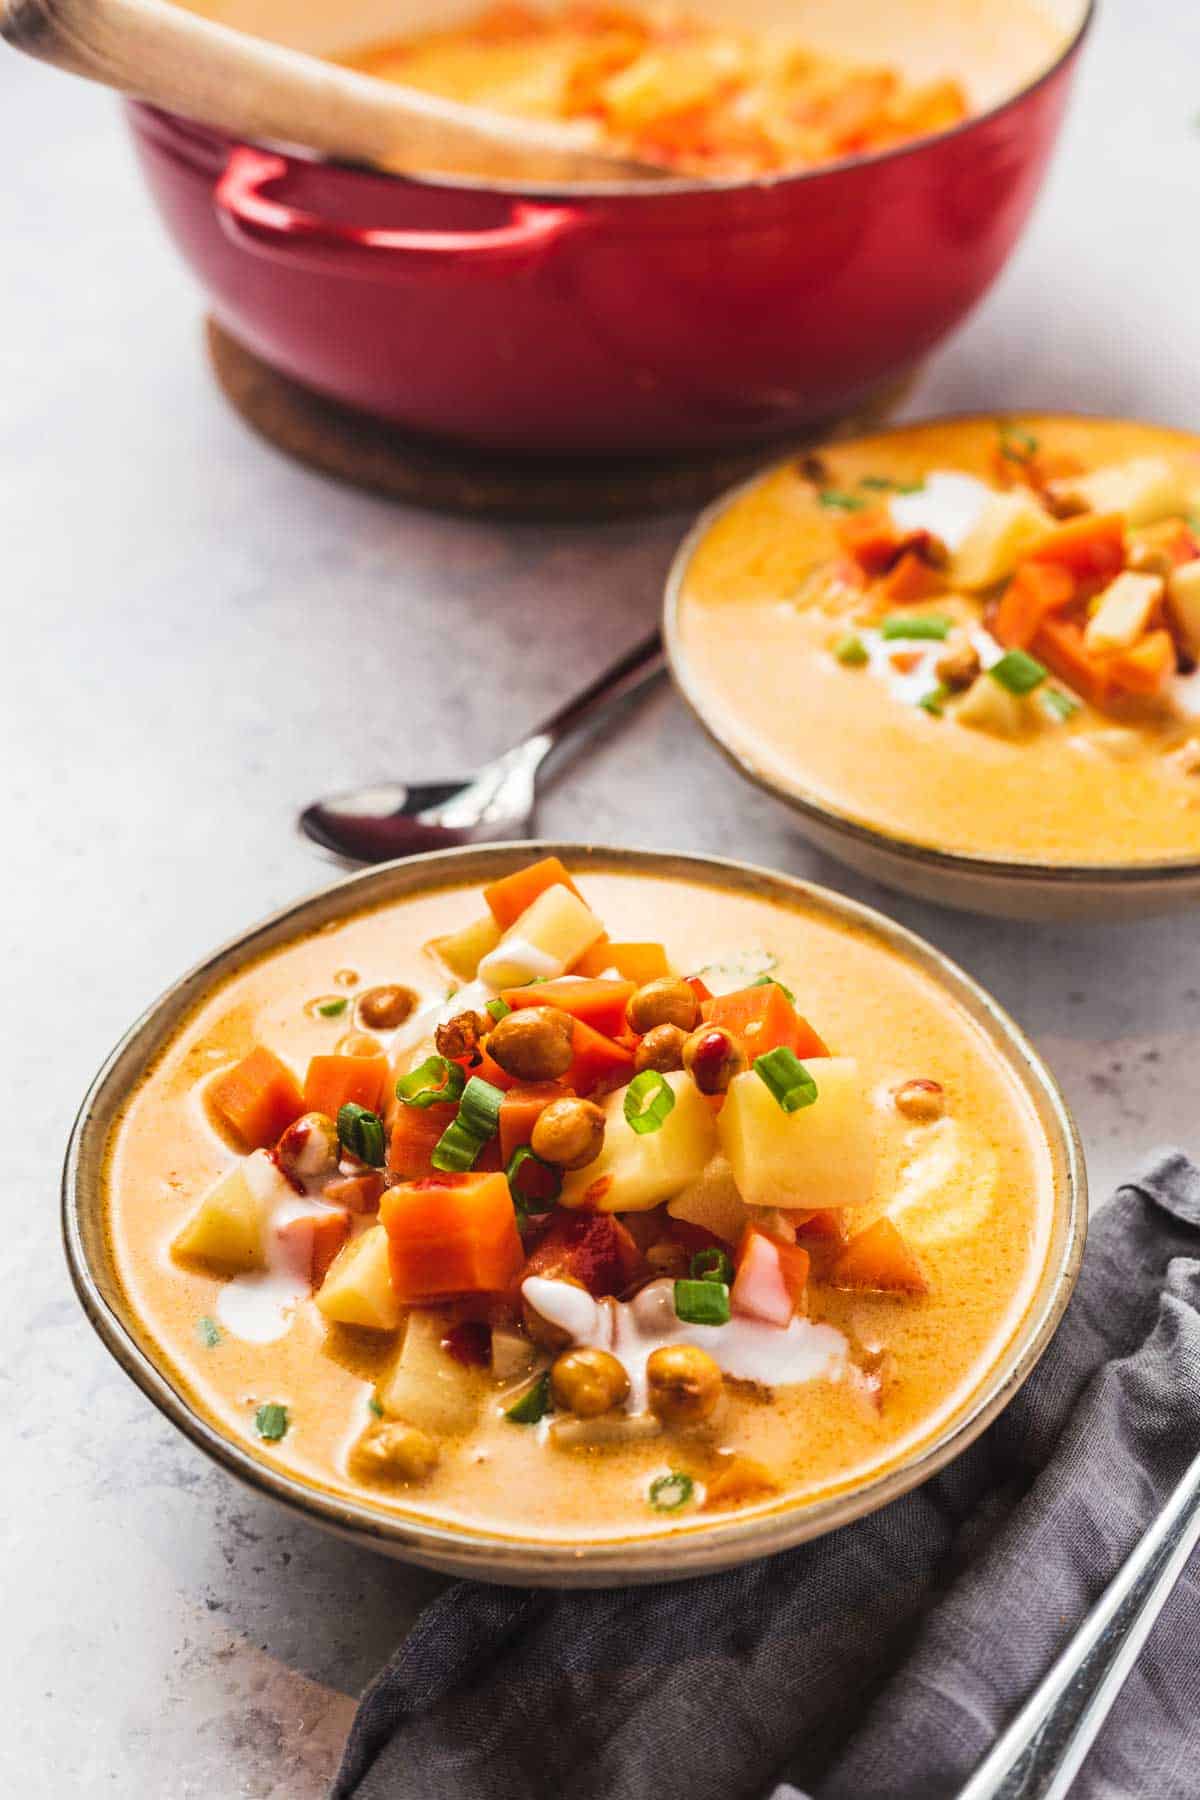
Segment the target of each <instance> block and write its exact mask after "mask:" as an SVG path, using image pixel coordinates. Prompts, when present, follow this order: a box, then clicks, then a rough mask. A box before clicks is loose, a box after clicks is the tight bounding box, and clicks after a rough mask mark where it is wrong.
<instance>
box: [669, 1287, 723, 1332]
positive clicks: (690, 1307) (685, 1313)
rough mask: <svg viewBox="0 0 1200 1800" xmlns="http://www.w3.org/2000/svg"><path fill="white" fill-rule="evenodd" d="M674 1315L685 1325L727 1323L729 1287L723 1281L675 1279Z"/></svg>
mask: <svg viewBox="0 0 1200 1800" xmlns="http://www.w3.org/2000/svg"><path fill="white" fill-rule="evenodd" d="M675 1316H676V1318H677V1319H682V1320H683V1322H684V1324H685V1325H728V1323H729V1289H728V1287H727V1286H726V1285H725V1283H724V1282H723V1281H709V1280H707V1279H705V1280H702V1281H677V1282H676V1283H675Z"/></svg>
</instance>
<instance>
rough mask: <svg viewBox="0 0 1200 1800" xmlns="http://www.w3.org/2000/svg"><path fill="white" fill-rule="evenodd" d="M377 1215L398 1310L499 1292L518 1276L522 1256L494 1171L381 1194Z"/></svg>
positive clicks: (507, 1198) (504, 1186)
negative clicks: (403, 1306)
mask: <svg viewBox="0 0 1200 1800" xmlns="http://www.w3.org/2000/svg"><path fill="white" fill-rule="evenodd" d="M379 1217H380V1221H381V1223H382V1225H383V1228H384V1230H385V1231H386V1232H387V1234H388V1252H389V1265H390V1268H391V1272H392V1286H393V1288H394V1289H395V1291H396V1297H397V1299H398V1300H400V1301H401V1303H402V1304H406V1305H416V1306H419V1305H422V1304H427V1303H429V1302H431V1301H435V1300H448V1299H452V1298H453V1297H454V1296H455V1295H458V1294H498V1293H502V1292H503V1291H504V1290H505V1289H507V1288H511V1287H512V1285H513V1283H514V1281H515V1280H516V1278H517V1276H518V1274H519V1273H520V1269H521V1264H522V1262H523V1261H524V1255H525V1253H524V1250H523V1249H522V1247H521V1238H520V1234H519V1232H518V1231H517V1219H516V1214H515V1212H514V1211H513V1203H512V1195H511V1194H510V1193H509V1191H508V1182H507V1181H506V1180H505V1178H504V1176H503V1175H502V1174H500V1173H495V1174H480V1173H477V1172H476V1173H472V1174H463V1175H440V1174H435V1175H428V1176H425V1177H424V1178H423V1179H422V1180H420V1181H412V1182H406V1183H404V1184H402V1185H401V1186H400V1187H394V1188H389V1189H388V1191H387V1192H386V1193H385V1194H384V1196H383V1199H382V1200H381V1201H380V1204H379Z"/></svg>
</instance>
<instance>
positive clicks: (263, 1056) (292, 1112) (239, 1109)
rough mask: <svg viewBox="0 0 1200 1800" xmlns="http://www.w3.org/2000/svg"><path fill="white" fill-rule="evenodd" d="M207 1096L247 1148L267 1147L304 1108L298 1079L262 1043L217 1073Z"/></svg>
mask: <svg viewBox="0 0 1200 1800" xmlns="http://www.w3.org/2000/svg"><path fill="white" fill-rule="evenodd" d="M208 1099H209V1104H210V1106H211V1107H212V1108H213V1110H214V1111H215V1112H216V1113H217V1115H218V1117H219V1118H220V1119H221V1120H222V1121H223V1122H224V1123H225V1124H226V1125H227V1126H228V1127H229V1129H230V1130H231V1131H232V1132H233V1135H234V1136H235V1137H236V1138H237V1140H238V1142H239V1143H240V1144H241V1145H242V1146H243V1147H244V1148H245V1149H247V1150H265V1149H267V1148H268V1147H269V1146H270V1145H272V1144H274V1143H275V1142H277V1140H278V1139H279V1138H280V1137H282V1135H283V1133H284V1132H285V1131H286V1130H287V1128H288V1126H289V1125H290V1124H291V1123H292V1122H293V1120H295V1119H298V1118H299V1117H300V1114H301V1113H302V1112H303V1111H304V1110H305V1108H304V1095H303V1094H302V1093H301V1091H300V1083H299V1082H298V1081H297V1080H296V1077H295V1076H294V1075H293V1074H292V1071H291V1070H290V1069H289V1068H288V1066H287V1064H286V1063H285V1062H283V1061H282V1060H281V1059H280V1058H279V1057H278V1056H276V1054H275V1052H274V1051H273V1050H268V1049H267V1048H266V1047H265V1046H264V1045H262V1044H260V1045H259V1046H258V1048H257V1049H255V1050H252V1051H251V1052H250V1054H249V1056H244V1057H243V1058H242V1060H241V1062H239V1063H235V1064H234V1066H233V1068H232V1069H227V1070H226V1071H225V1072H224V1074H222V1075H218V1076H217V1078H216V1080H215V1081H214V1082H213V1084H212V1086H211V1087H210V1088H209V1090H208Z"/></svg>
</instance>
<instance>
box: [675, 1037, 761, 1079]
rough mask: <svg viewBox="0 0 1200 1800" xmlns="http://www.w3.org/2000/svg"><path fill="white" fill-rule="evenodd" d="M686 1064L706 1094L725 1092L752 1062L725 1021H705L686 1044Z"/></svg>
mask: <svg viewBox="0 0 1200 1800" xmlns="http://www.w3.org/2000/svg"><path fill="white" fill-rule="evenodd" d="M683 1066H684V1068H685V1069H686V1070H687V1072H688V1074H689V1075H690V1076H691V1078H692V1080H693V1081H694V1082H695V1084H696V1086H697V1087H698V1088H699V1089H700V1092H701V1093H702V1094H723V1093H724V1092H725V1089H726V1088H727V1087H728V1086H729V1084H730V1082H731V1081H732V1080H733V1078H734V1076H735V1075H741V1074H742V1073H743V1071H744V1070H746V1069H748V1068H749V1066H750V1060H749V1058H748V1057H747V1055H746V1052H745V1050H744V1049H743V1048H742V1046H741V1044H740V1043H739V1042H738V1040H737V1038H735V1037H734V1036H733V1034H732V1033H731V1032H728V1031H726V1030H725V1028H724V1026H722V1025H702V1026H701V1027H700V1029H699V1031H693V1033H692V1035H691V1037H690V1038H688V1039H687V1041H686V1042H685V1044H684V1046H683Z"/></svg>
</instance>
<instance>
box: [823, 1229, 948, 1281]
mask: <svg viewBox="0 0 1200 1800" xmlns="http://www.w3.org/2000/svg"><path fill="white" fill-rule="evenodd" d="M829 1279H830V1281H831V1282H832V1283H833V1285H834V1287H843V1288H869V1289H875V1290H878V1291H881V1292H884V1293H901V1294H927V1293H928V1292H929V1277H928V1276H927V1275H926V1273H925V1271H924V1269H922V1267H921V1265H920V1263H919V1262H918V1261H917V1259H916V1257H915V1256H914V1254H913V1252H912V1251H911V1250H910V1249H909V1247H908V1245H907V1244H906V1243H905V1241H904V1238H903V1237H902V1236H901V1234H900V1231H899V1230H898V1228H897V1227H896V1226H895V1225H894V1224H893V1223H892V1221H891V1219H888V1218H882V1219H876V1221H875V1223H874V1224H873V1225H868V1226H867V1228H866V1230H865V1231H860V1232H859V1233H858V1234H857V1236H856V1237H852V1238H851V1239H850V1242H849V1243H848V1244H847V1245H846V1248H845V1249H844V1250H843V1251H842V1252H841V1255H840V1256H839V1257H838V1258H837V1260H836V1261H835V1262H834V1264H833V1267H832V1268H831V1270H830V1272H829Z"/></svg>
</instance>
